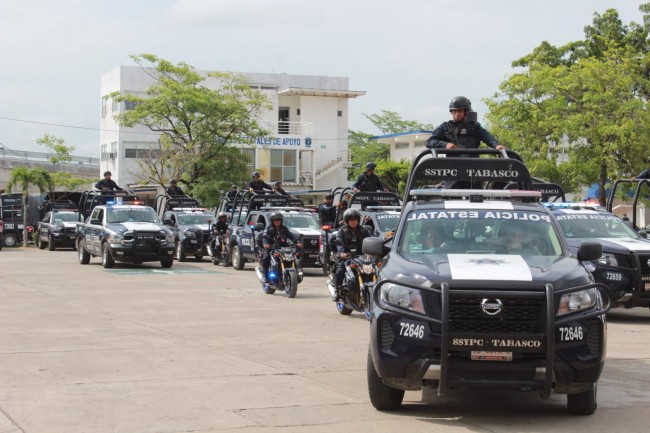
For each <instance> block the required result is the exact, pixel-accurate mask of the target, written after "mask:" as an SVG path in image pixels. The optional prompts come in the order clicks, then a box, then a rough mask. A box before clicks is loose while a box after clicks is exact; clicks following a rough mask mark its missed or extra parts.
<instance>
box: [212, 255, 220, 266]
mask: <svg viewBox="0 0 650 433" xmlns="http://www.w3.org/2000/svg"><path fill="white" fill-rule="evenodd" d="M210 260H212V264H213V265H215V266H217V265H218V264H219V259H217V258H216V257H215V256H211V257H210Z"/></svg>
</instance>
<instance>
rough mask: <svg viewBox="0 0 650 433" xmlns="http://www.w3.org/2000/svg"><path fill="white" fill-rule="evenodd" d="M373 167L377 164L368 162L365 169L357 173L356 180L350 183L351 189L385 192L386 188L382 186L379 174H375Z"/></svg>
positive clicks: (355, 190)
mask: <svg viewBox="0 0 650 433" xmlns="http://www.w3.org/2000/svg"><path fill="white" fill-rule="evenodd" d="M375 168H377V164H375V163H374V162H369V163H367V164H366V171H364V172H363V173H362V174H360V175H359V177H358V178H357V181H356V182H354V183H353V184H352V190H353V191H354V192H358V191H372V192H376V191H384V192H387V191H388V189H386V187H385V186H384V184H383V183H382V181H381V179H379V176H377V175H376V174H375Z"/></svg>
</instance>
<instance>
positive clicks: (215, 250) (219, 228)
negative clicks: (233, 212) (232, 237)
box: [210, 212, 228, 260]
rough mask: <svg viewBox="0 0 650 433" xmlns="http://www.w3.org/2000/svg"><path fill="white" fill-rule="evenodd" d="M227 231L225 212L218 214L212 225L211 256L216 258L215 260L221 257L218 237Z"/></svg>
mask: <svg viewBox="0 0 650 433" xmlns="http://www.w3.org/2000/svg"><path fill="white" fill-rule="evenodd" d="M226 230H228V215H226V213H225V212H219V214H218V215H217V222H215V223H213V224H212V240H211V241H210V242H211V243H212V245H211V248H212V254H213V257H216V258H217V260H218V259H219V257H220V256H221V242H220V241H219V236H223V235H225V234H226Z"/></svg>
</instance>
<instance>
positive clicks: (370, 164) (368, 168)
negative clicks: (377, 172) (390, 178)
mask: <svg viewBox="0 0 650 433" xmlns="http://www.w3.org/2000/svg"><path fill="white" fill-rule="evenodd" d="M375 168H377V164H375V163H374V162H369V163H367V164H366V171H368V170H374V169H375Z"/></svg>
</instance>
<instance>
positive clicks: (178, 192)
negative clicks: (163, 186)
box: [167, 185, 185, 197]
mask: <svg viewBox="0 0 650 433" xmlns="http://www.w3.org/2000/svg"><path fill="white" fill-rule="evenodd" d="M167 195H168V196H170V197H178V196H181V197H184V196H185V193H184V192H183V190H182V189H181V187H180V186H177V185H172V186H170V187H169V188H167Z"/></svg>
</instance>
